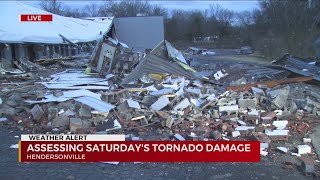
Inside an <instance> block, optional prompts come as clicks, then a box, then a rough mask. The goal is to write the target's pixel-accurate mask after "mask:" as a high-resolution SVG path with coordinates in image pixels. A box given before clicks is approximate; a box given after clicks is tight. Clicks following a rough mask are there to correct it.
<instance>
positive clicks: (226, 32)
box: [40, 0, 320, 59]
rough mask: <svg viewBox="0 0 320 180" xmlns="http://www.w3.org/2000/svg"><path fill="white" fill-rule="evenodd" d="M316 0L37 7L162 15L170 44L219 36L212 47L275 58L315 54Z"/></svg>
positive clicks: (319, 22)
mask: <svg viewBox="0 0 320 180" xmlns="http://www.w3.org/2000/svg"><path fill="white" fill-rule="evenodd" d="M316 1H319V0H311V1H309V0H300V1H292V0H260V1H259V2H258V4H259V7H258V8H256V9H254V10H252V11H243V12H240V13H238V12H234V11H232V10H229V9H226V8H223V7H221V6H220V5H218V4H215V3H214V2H213V3H212V4H211V5H210V6H209V7H208V8H207V9H206V10H203V11H201V10H188V11H186V10H179V9H176V10H172V11H169V10H168V9H166V8H164V7H163V6H162V5H159V4H154V3H150V2H148V1H140V0H121V1H115V0H105V1H103V2H102V3H99V4H98V3H94V2H93V3H90V4H87V5H85V6H84V7H83V8H81V9H79V8H71V7H68V6H66V5H65V4H63V3H62V2H61V1H57V0H45V1H41V3H40V7H41V8H42V9H44V10H46V11H49V12H52V13H54V14H59V15H63V16H68V17H104V16H115V17H128V16H136V15H137V14H143V15H145V16H163V17H164V22H165V38H166V39H167V40H169V41H172V42H174V43H179V42H181V45H183V44H184V45H199V44H192V42H193V41H194V40H195V39H196V38H197V37H208V36H217V37H218V39H217V40H216V41H215V42H214V43H212V44H211V46H212V48H239V47H240V46H246V45H248V46H252V47H254V48H255V49H256V51H257V52H258V53H259V54H260V55H262V56H265V57H267V58H270V59H277V58H279V57H281V56H282V55H283V54H285V53H290V54H292V55H296V56H300V57H305V58H308V57H312V58H315V57H316V53H317V51H316V49H315V47H316V45H315V41H316V40H317V38H319V37H320V5H319V4H320V2H318V4H316V3H315V4H314V3H313V2H316ZM199 46H200V45H199ZM318 51H320V50H318ZM318 53H319V52H318Z"/></svg>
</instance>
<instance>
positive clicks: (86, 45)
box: [0, 1, 115, 69]
mask: <svg viewBox="0 0 320 180" xmlns="http://www.w3.org/2000/svg"><path fill="white" fill-rule="evenodd" d="M0 14H1V16H2V17H6V18H4V19H3V20H2V25H1V26H0V48H1V49H0V50H1V63H2V66H3V67H4V68H5V69H8V68H11V67H13V63H14V64H15V65H17V66H22V67H23V66H28V67H32V65H34V64H32V63H31V62H30V61H35V60H43V59H44V60H48V59H64V58H70V57H77V56H88V55H90V54H91V53H92V52H93V49H94V47H95V44H96V41H97V40H98V39H101V38H102V37H103V35H107V36H109V37H115V33H114V25H113V18H107V19H105V20H104V21H90V20H84V19H77V18H70V17H63V16H59V15H55V14H52V15H53V21H52V22H41V23H39V22H36V23H32V22H20V21H19V17H20V15H21V14H49V13H48V12H46V11H43V10H41V9H37V8H34V7H31V6H28V5H26V4H23V3H20V2H17V1H6V2H2V4H1V7H0Z"/></svg>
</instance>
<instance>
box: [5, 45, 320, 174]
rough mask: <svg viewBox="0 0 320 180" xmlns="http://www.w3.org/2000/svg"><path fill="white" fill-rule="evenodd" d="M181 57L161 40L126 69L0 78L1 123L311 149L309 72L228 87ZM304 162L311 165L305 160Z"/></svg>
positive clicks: (267, 149) (264, 149)
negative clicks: (11, 80) (25, 78)
mask: <svg viewBox="0 0 320 180" xmlns="http://www.w3.org/2000/svg"><path fill="white" fill-rule="evenodd" d="M160 49H161V50H162V51H161V52H160V51H159V50H160ZM164 52H165V53H164ZM161 57H162V58H161ZM153 59H155V60H159V61H158V62H156V61H153ZM168 59H169V60H168ZM170 59H171V60H170ZM103 60H105V58H103ZM183 60H184V59H183V56H182V54H181V53H179V52H178V51H177V50H176V49H174V48H173V47H172V46H171V45H170V43H168V42H166V41H164V42H162V43H161V44H159V46H158V47H157V48H155V49H154V50H153V51H152V52H151V53H150V54H148V55H146V56H145V57H144V59H142V60H141V61H140V62H139V64H138V65H137V66H136V67H135V69H134V70H133V71H132V72H131V73H130V74H126V73H124V74H121V75H119V74H117V73H115V74H111V73H106V74H105V75H104V76H103V77H101V74H100V75H99V74H94V73H91V74H90V73H89V74H85V73H84V69H77V70H76V69H67V70H65V71H63V72H60V73H56V74H52V75H51V76H50V77H49V78H46V79H43V81H42V82H31V84H30V82H28V83H29V84H28V86H26V84H25V82H22V83H15V84H5V86H2V87H1V91H0V98H1V99H0V123H6V124H9V125H11V127H13V128H18V129H20V130H23V131H25V132H28V133H125V134H126V135H127V138H129V139H131V140H141V139H144V140H148V139H153V140H179V141H183V140H203V141H208V140H225V141H229V140H257V141H260V142H261V155H263V156H267V155H268V154H270V153H271V152H274V151H278V152H281V153H285V154H288V153H290V154H291V155H293V156H303V155H304V154H310V153H312V152H313V149H312V146H311V139H310V137H309V131H310V130H311V129H312V127H313V126H314V125H316V124H318V123H319V115H320V93H319V92H320V91H319V88H318V87H317V86H314V85H309V84H305V83H303V82H304V81H309V80H311V79H312V77H311V78H310V77H298V78H288V79H283V80H275V81H268V82H257V83H254V84H244V85H241V84H239V85H233V86H229V87H227V86H224V85H223V86H222V85H221V84H220V83H219V81H218V80H221V81H223V80H225V78H228V76H230V74H231V73H232V72H229V73H226V72H225V71H221V70H219V71H216V72H215V73H212V74H213V75H210V76H206V77H203V76H202V77H201V78H198V77H196V75H195V73H194V70H192V68H190V67H189V66H188V65H187V64H186V63H185V62H183ZM147 61H151V62H152V63H158V64H156V66H158V67H159V68H158V71H157V70H156V66H151V67H152V68H150V66H149V65H152V63H151V64H147ZM173 64H174V65H173ZM178 67H179V69H178ZM166 68H167V69H166ZM137 69H138V70H137ZM104 70H105V69H101V71H104ZM153 70H155V72H154V73H152V72H153ZM107 72H113V68H111V69H107ZM138 72H140V74H139V73H138ZM184 74H186V76H181V75H184ZM122 76H124V80H122V81H121V83H119V79H120V80H121V77H122ZM217 77H218V78H217ZM237 78H239V76H238V77H237ZM210 79H215V81H211V80H210ZM232 81H233V80H232V79H230V80H229V84H230V83H231V82H232ZM224 84H226V83H224ZM17 85H18V86H17ZM290 138H295V140H294V142H295V143H290ZM279 143H280V144H279ZM285 165H286V166H288V163H287V164H285ZM289 165H290V163H289ZM304 166H305V167H306V169H307V170H306V171H307V172H310V171H312V168H313V166H312V165H311V163H310V162H309V161H307V160H306V161H305V162H304Z"/></svg>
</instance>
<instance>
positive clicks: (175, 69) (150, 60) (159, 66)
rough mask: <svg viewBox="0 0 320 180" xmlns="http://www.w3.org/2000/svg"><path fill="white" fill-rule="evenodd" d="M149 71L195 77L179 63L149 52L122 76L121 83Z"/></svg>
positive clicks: (130, 80)
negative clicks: (130, 70) (126, 74)
mask: <svg viewBox="0 0 320 180" xmlns="http://www.w3.org/2000/svg"><path fill="white" fill-rule="evenodd" d="M149 73H168V74H175V75H178V76H184V77H187V78H189V79H196V77H195V75H194V74H193V73H192V72H190V71H186V70H185V69H183V68H182V67H181V66H180V65H179V64H177V63H175V62H170V61H168V60H165V59H162V58H160V57H157V56H155V55H153V54H149V55H147V56H146V57H145V58H144V59H143V60H142V61H141V62H140V63H139V64H138V66H137V67H136V68H135V69H134V70H133V71H132V72H131V73H130V74H129V75H128V76H127V77H125V78H124V80H123V81H122V83H121V84H127V83H130V82H132V81H134V80H136V79H138V78H141V77H142V76H143V75H145V74H149Z"/></svg>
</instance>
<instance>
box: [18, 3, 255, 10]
mask: <svg viewBox="0 0 320 180" xmlns="http://www.w3.org/2000/svg"><path fill="white" fill-rule="evenodd" d="M22 2H23V3H25V4H28V5H31V6H35V7H39V2H40V1H22ZM91 2H94V3H101V2H102V1H98V0H97V1H72V0H68V1H62V3H63V4H65V5H67V6H70V7H73V8H82V7H83V6H85V5H86V4H89V3H91ZM149 2H150V3H152V4H161V5H162V6H163V7H165V8H168V9H169V10H173V9H183V10H190V9H199V10H205V9H207V8H208V7H209V5H210V4H213V3H216V4H220V5H221V6H222V7H224V8H228V9H230V10H233V11H236V12H241V11H245V10H249V11H251V10H253V9H255V8H258V2H257V1H254V0H247V1H231V0H230V1H229V0H224V1H203V0H202V1H187V0H185V1H149Z"/></svg>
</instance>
